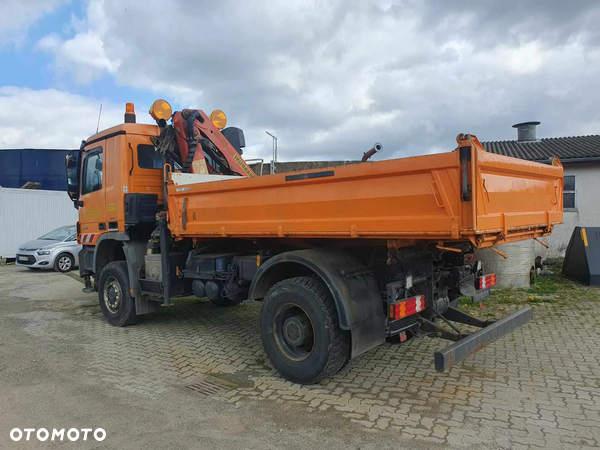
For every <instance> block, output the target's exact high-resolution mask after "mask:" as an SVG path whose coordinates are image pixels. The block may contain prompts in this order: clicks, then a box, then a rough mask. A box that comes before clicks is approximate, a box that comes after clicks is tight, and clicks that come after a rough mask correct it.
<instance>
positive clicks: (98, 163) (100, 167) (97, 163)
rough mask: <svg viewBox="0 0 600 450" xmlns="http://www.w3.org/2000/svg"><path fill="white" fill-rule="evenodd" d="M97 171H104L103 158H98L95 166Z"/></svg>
mask: <svg viewBox="0 0 600 450" xmlns="http://www.w3.org/2000/svg"><path fill="white" fill-rule="evenodd" d="M95 168H96V170H99V171H101V170H102V158H98V159H96V165H95Z"/></svg>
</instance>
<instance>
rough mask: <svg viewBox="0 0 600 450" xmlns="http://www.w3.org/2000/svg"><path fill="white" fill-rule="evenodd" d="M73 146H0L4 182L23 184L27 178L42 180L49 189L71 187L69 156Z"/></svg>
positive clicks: (6, 184)
mask: <svg viewBox="0 0 600 450" xmlns="http://www.w3.org/2000/svg"><path fill="white" fill-rule="evenodd" d="M70 151H71V150H55V149H33V148H24V149H2V150H0V186H2V187H5V188H20V187H22V186H23V185H24V184H25V183H27V182H33V183H40V186H39V189H41V190H45V191H62V192H66V190H67V178H66V175H65V157H66V156H67V154H68V153H69V152H70Z"/></svg>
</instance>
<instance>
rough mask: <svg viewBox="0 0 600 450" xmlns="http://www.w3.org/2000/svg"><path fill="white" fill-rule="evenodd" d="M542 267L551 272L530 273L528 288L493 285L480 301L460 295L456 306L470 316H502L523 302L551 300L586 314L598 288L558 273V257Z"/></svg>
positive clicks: (534, 303) (597, 300)
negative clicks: (530, 279) (478, 302)
mask: <svg viewBox="0 0 600 450" xmlns="http://www.w3.org/2000/svg"><path fill="white" fill-rule="evenodd" d="M546 269H547V270H549V271H550V272H552V273H551V274H547V275H534V276H533V277H532V283H531V287H530V288H529V289H495V290H492V295H491V297H490V298H488V299H486V300H484V301H483V303H482V304H474V303H473V301H472V300H471V298H470V297H461V298H460V299H459V305H460V309H461V310H462V311H464V312H466V313H469V314H471V315H474V316H480V317H502V316H504V315H506V314H507V313H508V312H512V311H515V310H517V309H519V308H520V307H523V306H526V305H532V306H538V305H543V304H552V305H553V306H556V307H559V308H573V309H580V310H582V311H583V310H585V311H586V314H589V310H590V309H592V307H591V306H590V303H600V289H599V288H595V287H590V286H584V285H581V284H579V283H576V282H574V281H571V280H569V279H567V278H565V277H563V276H562V274H561V271H562V260H561V261H555V262H553V263H552V264H550V265H549V266H546ZM594 309H595V308H594Z"/></svg>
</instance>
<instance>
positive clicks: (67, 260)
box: [54, 253, 75, 273]
mask: <svg viewBox="0 0 600 450" xmlns="http://www.w3.org/2000/svg"><path fill="white" fill-rule="evenodd" d="M74 265H75V259H74V258H73V256H71V255H69V254H68V253H61V254H60V255H58V256H57V257H56V260H55V261H54V270H56V271H57V272H63V273H64V272H69V271H71V270H72V269H73V266H74Z"/></svg>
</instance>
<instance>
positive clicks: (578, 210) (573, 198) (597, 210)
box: [482, 122, 600, 256]
mask: <svg viewBox="0 0 600 450" xmlns="http://www.w3.org/2000/svg"><path fill="white" fill-rule="evenodd" d="M539 124H540V122H525V123H518V124H516V125H513V128H516V129H517V140H514V141H492V142H482V144H483V146H484V147H485V149H486V150H487V151H488V152H492V153H497V154H500V155H506V156H512V157H514V158H520V159H526V160H528V161H536V162H541V163H548V162H549V161H550V159H551V158H552V157H554V156H556V157H558V158H559V159H560V161H561V163H562V164H563V166H564V174H565V178H564V194H563V208H564V223H563V224H562V225H558V226H557V227H556V228H555V229H554V232H553V233H552V235H551V236H549V237H548V238H546V239H545V240H546V242H547V243H548V244H549V245H550V251H549V255H548V256H560V255H564V252H565V250H566V249H567V245H568V244H569V239H570V238H571V234H572V233H573V229H574V228H575V227H576V226H588V227H592V226H600V204H599V202H598V199H597V198H596V195H598V192H600V135H591V136H572V137H556V138H543V139H537V137H536V127H537V126H538V125H539Z"/></svg>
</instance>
